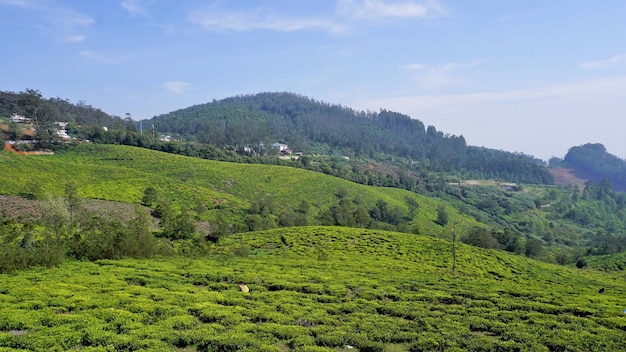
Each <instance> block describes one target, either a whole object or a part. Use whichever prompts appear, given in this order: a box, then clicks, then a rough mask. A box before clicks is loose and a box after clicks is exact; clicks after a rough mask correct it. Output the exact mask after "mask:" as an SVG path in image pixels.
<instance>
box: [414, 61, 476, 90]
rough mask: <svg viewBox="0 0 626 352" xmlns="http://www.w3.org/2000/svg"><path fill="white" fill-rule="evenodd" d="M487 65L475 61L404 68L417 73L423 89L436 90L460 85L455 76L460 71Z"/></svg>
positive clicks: (415, 65) (417, 65)
mask: <svg viewBox="0 0 626 352" xmlns="http://www.w3.org/2000/svg"><path fill="white" fill-rule="evenodd" d="M483 63H485V61H484V60H474V61H470V62H463V63H459V62H449V63H445V64H440V65H426V64H420V63H415V64H408V65H405V66H404V68H405V69H407V70H408V71H411V72H415V73H416V79H417V82H418V84H419V86H421V87H423V88H436V87H443V86H449V85H456V84H458V82H459V80H458V77H454V76H453V74H454V73H455V72H458V71H464V70H468V69H471V68H473V67H475V66H478V65H481V64H483Z"/></svg>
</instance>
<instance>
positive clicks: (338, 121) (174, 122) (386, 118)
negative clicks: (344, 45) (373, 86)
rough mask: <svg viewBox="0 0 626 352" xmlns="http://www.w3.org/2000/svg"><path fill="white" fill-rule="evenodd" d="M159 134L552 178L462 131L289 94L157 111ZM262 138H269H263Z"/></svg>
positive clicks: (515, 178)
mask: <svg viewBox="0 0 626 352" xmlns="http://www.w3.org/2000/svg"><path fill="white" fill-rule="evenodd" d="M149 123H152V124H154V125H155V127H156V129H157V130H158V131H159V132H161V133H170V134H174V135H179V136H181V137H182V138H184V139H185V140H192V141H198V142H201V143H208V144H213V145H216V146H218V147H225V148H235V149H236V148H243V147H252V148H255V147H257V146H259V144H260V143H262V145H265V146H267V145H269V144H271V143H273V142H282V143H286V144H288V145H289V147H290V148H291V149H292V150H294V151H302V152H304V153H307V154H309V153H319V152H322V153H324V152H326V153H336V154H342V155H348V156H350V155H354V156H363V157H369V158H381V157H385V156H393V157H400V158H406V159H408V160H410V161H413V162H415V163H418V164H420V165H422V166H424V167H425V168H426V169H428V170H429V171H442V172H450V171H453V172H456V171H460V172H461V173H462V174H463V175H464V176H466V177H483V178H499V179H503V180H507V181H512V182H523V183H542V184H551V183H553V181H554V179H553V177H552V175H551V174H550V173H549V172H548V170H547V168H546V167H545V165H543V164H542V162H541V161H539V160H537V159H534V158H532V157H530V156H527V155H523V154H517V153H509V152H504V151H498V150H492V149H486V148H479V147H473V146H468V145H467V144H466V142H465V139H464V138H463V136H455V135H449V134H444V133H443V132H441V131H437V129H436V128H435V127H434V126H428V127H426V126H424V124H423V123H422V122H421V121H420V120H417V119H411V118H410V117H409V116H407V115H403V114H400V113H397V112H392V111H387V110H381V111H380V112H363V111H355V110H353V109H351V108H348V107H344V106H340V105H332V104H328V103H324V102H320V101H316V100H313V99H310V98H307V97H303V96H301V95H297V94H293V93H259V94H255V95H242V96H236V97H232V98H227V99H223V100H219V101H217V100H214V101H213V102H210V103H207V104H201V105H195V106H192V107H189V108H185V109H181V110H177V111H174V112H171V113H168V114H165V115H160V116H156V117H154V118H153V119H151V120H150V121H149ZM268 143H269V144H268Z"/></svg>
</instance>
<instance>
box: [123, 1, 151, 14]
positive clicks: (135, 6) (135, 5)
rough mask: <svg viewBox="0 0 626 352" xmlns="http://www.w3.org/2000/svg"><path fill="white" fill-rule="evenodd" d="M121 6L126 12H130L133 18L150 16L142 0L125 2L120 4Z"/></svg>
mask: <svg viewBox="0 0 626 352" xmlns="http://www.w3.org/2000/svg"><path fill="white" fill-rule="evenodd" d="M120 6H121V7H122V8H123V9H124V10H126V11H128V12H129V13H130V14H131V15H132V16H133V17H136V16H144V17H145V16H148V11H147V10H146V8H145V6H144V4H143V2H142V1H141V0H124V1H122V2H120Z"/></svg>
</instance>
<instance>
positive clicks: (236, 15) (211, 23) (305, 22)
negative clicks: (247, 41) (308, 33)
mask: <svg viewBox="0 0 626 352" xmlns="http://www.w3.org/2000/svg"><path fill="white" fill-rule="evenodd" d="M189 20H190V21H191V23H193V24H195V25H198V26H200V27H202V28H204V29H207V30H212V31H236V32H245V31H251V30H258V29H266V30H274V31H279V32H293V31H299V30H320V31H325V32H331V33H336V32H341V31H343V30H344V29H345V26H344V25H342V24H340V23H336V22H333V21H329V20H325V19H318V18H289V17H281V16H276V15H270V14H263V13H261V12H260V11H256V12H246V13H244V12H224V11H219V10H215V9H214V8H211V9H208V10H205V11H200V12H197V13H195V14H193V15H191V16H190V17H189Z"/></svg>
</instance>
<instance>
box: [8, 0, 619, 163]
mask: <svg viewBox="0 0 626 352" xmlns="http://www.w3.org/2000/svg"><path fill="white" fill-rule="evenodd" d="M625 19H626V1H622V0H605V1H596V2H591V1H580V0H567V1H565V0H563V1H562V0H550V1H545V0H537V1H535V0H525V1H521V0H511V1H487V0H424V1H418V0H415V1H413V0H315V1H312V0H306V1H305V0H267V1H260V0H259V1H246V0H241V1H228V0H221V1H197V0H185V1H173V0H121V1H120V0H117V1H116V0H98V1H85V0H80V1H79V0H0V48H1V50H0V52H1V53H2V54H1V55H0V90H4V91H14V92H19V91H23V90H25V89H27V88H33V89H38V90H40V91H41V92H42V93H43V95H44V96H45V97H60V98H63V99H69V100H70V101H72V102H78V101H85V102H86V103H87V104H89V105H92V106H94V107H97V108H100V109H102V110H104V111H105V112H108V113H111V114H115V115H118V116H122V117H123V116H125V114H126V113H130V114H131V115H132V116H133V118H135V119H144V118H151V117H152V116H154V115H158V114H162V113H167V112H170V111H173V110H176V109H179V108H184V107H188V106H190V105H194V104H202V103H206V102H209V101H212V100H213V99H221V98H226V97H229V96H232V95H237V94H250V93H258V92H271V91H289V92H294V93H298V94H303V95H306V96H308V97H311V98H314V99H316V100H322V101H325V102H328V103H336V104H341V105H345V106H349V107H352V108H355V109H358V110H372V111H378V110H379V109H381V108H384V109H387V110H392V111H397V112H401V113H404V114H407V115H409V116H411V117H413V118H418V119H420V120H422V121H423V122H424V123H425V124H426V125H434V126H435V127H437V129H438V130H440V131H443V132H445V133H450V134H455V135H463V136H464V137H465V138H466V140H467V142H468V144H471V145H478V146H486V147H489V148H495V149H503V150H507V151H514V152H523V153H525V154H530V155H535V156H537V157H539V158H542V159H548V158H549V157H551V156H558V157H562V156H563V155H565V153H566V152H567V149H568V148H570V147H572V146H576V145H581V144H584V143H602V144H604V145H605V146H606V147H607V149H608V151H609V152H610V153H613V154H615V155H618V156H619V157H621V158H626V143H625V142H624V140H625V139H624V135H625V133H626V39H625V38H626V21H625Z"/></svg>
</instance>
